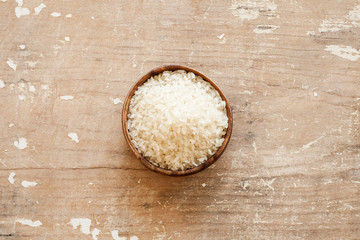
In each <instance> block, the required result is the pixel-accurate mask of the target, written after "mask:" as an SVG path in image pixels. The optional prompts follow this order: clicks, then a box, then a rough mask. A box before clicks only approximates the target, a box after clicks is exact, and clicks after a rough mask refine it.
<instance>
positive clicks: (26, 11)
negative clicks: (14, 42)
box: [15, 7, 30, 18]
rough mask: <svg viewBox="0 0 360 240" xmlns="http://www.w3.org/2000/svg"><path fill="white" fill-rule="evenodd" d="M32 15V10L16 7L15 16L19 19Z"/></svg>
mask: <svg viewBox="0 0 360 240" xmlns="http://www.w3.org/2000/svg"><path fill="white" fill-rule="evenodd" d="M29 14H30V10H29V9H28V8H23V7H16V8H15V15H16V17H17V18H20V17H22V16H26V15H29Z"/></svg>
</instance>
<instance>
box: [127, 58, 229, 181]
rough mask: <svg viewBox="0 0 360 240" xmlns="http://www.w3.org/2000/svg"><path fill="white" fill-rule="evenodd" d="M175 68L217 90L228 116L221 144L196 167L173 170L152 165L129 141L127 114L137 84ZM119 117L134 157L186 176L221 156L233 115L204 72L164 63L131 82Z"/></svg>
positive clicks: (167, 171) (145, 164)
mask: <svg viewBox="0 0 360 240" xmlns="http://www.w3.org/2000/svg"><path fill="white" fill-rule="evenodd" d="M176 70H184V71H186V72H193V73H194V74H195V75H198V76H200V77H202V78H203V79H204V80H205V81H207V82H209V83H210V84H211V85H212V86H213V87H214V88H215V89H216V90H217V91H218V92H219V94H220V96H221V98H222V99H223V101H225V103H226V106H225V108H226V115H227V117H228V128H227V131H226V134H225V137H224V142H223V143H222V145H221V146H220V147H219V149H218V150H217V151H216V152H215V153H214V154H213V155H212V156H211V157H209V158H208V159H207V160H206V161H205V162H204V163H202V164H200V165H198V166H196V167H193V168H190V169H186V170H177V171H174V170H170V169H165V168H161V167H158V166H156V165H154V164H153V163H151V162H150V161H149V160H147V159H146V158H145V157H144V156H142V154H141V153H140V152H139V151H138V150H137V148H136V147H135V145H134V144H133V142H132V141H131V137H130V134H129V130H128V128H127V115H128V110H129V105H130V100H131V98H132V96H133V95H134V93H135V91H136V90H137V88H138V87H139V86H141V85H142V84H143V83H144V82H146V81H147V80H148V79H149V78H151V77H152V76H155V75H158V74H160V73H162V72H164V71H176ZM121 119H122V121H121V122H122V130H123V134H124V137H125V140H126V143H127V144H128V146H129V148H130V150H131V151H132V152H133V153H134V154H135V156H136V158H138V159H139V160H140V161H141V163H142V164H143V165H144V166H145V167H147V168H149V169H151V170H153V171H155V172H158V173H161V174H165V175H169V176H186V175H190V174H194V173H197V172H200V171H202V170H204V169H205V168H207V167H209V166H210V165H211V164H213V163H214V162H216V160H218V159H219V157H220V156H221V154H222V153H223V152H224V150H225V148H226V147H227V145H228V143H229V142H230V138H231V133H232V128H233V117H232V112H231V107H230V104H229V102H228V101H227V99H226V98H225V96H224V94H223V93H222V92H221V90H220V89H219V87H218V86H216V85H215V83H213V82H212V81H211V80H210V79H209V78H208V77H206V76H205V75H204V74H202V73H200V72H198V71H196V70H194V69H192V68H190V67H187V66H182V65H164V66H160V67H157V68H154V69H152V70H151V71H150V72H148V73H146V74H145V75H143V76H142V77H141V78H140V79H139V80H138V81H136V82H135V84H133V86H132V87H131V88H130V90H129V92H128V94H127V96H126V98H125V101H124V104H123V108H122V117H121Z"/></svg>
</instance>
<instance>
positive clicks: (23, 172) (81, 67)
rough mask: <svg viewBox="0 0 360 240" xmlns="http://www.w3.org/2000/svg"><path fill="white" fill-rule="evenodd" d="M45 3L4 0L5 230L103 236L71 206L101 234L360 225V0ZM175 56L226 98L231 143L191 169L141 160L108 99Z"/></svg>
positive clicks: (1, 140) (285, 233)
mask: <svg viewBox="0 0 360 240" xmlns="http://www.w3.org/2000/svg"><path fill="white" fill-rule="evenodd" d="M40 3H41V1H40V0H34V1H27V0H24V4H23V6H21V7H23V8H28V9H29V11H30V14H29V15H25V16H22V17H20V18H17V17H16V15H15V8H16V7H17V3H16V2H15V1H10V0H8V1H6V2H1V1H0V12H1V14H0V39H1V40H0V79H1V80H2V81H3V82H4V85H5V86H4V87H3V88H0V114H1V117H0V194H1V195H0V239H20V240H22V239H96V236H94V237H93V236H92V235H91V234H84V233H82V231H81V229H80V227H78V228H77V229H73V226H72V225H71V224H69V222H70V221H71V219H73V218H86V219H90V220H91V225H90V229H89V230H90V232H93V231H94V229H95V228H96V229H98V230H100V234H99V235H98V236H97V238H98V239H113V237H112V234H113V235H116V234H117V235H116V236H119V237H126V239H130V238H131V237H133V238H132V240H133V239H135V237H134V236H136V237H137V238H138V239H359V236H360V200H359V199H360V191H359V189H360V130H359V123H360V116H359V114H360V92H359V91H360V81H359V79H360V59H357V60H354V59H355V58H356V56H357V55H358V52H359V51H360V42H359V38H360V30H359V26H360V21H359V19H360V15H359V13H358V9H359V5H360V3H359V1H356V0H348V1H333V0H331V1H324V0H320V1H309V0H293V1H285V0H256V1H252V2H250V1H245V0H236V1H235V0H234V1H220V0H212V1H203V0H202V1H112V0H109V1H106V2H104V1H84V0H79V1H44V3H45V4H46V8H44V9H43V10H42V11H41V12H40V13H39V14H38V15H34V8H35V7H37V6H39V5H40ZM53 12H59V13H61V16H60V17H52V16H51V15H50V14H51V13H53ZM67 14H72V17H71V18H68V17H65V16H66V15H67ZM222 34H224V35H222ZM65 37H70V41H65ZM19 45H25V49H21V48H20V47H19ZM348 47H349V48H348ZM326 49H327V50H326ZM349 49H350V50H349ZM349 51H352V52H349ZM351 59H353V60H351ZM10 60H11V61H13V62H14V63H15V64H17V67H16V71H14V70H13V69H12V68H10V67H9V65H8V64H7V61H10ZM167 64H178V65H186V66H189V67H191V68H193V69H196V70H198V71H199V72H201V73H204V74H205V75H206V76H208V77H209V78H210V79H211V80H213V81H214V82H215V83H216V84H217V85H218V86H219V88H220V89H221V90H222V92H223V93H224V95H225V96H226V97H227V100H228V101H229V103H230V105H231V107H232V113H233V121H234V125H233V133H232V138H231V141H230V142H229V145H228V147H227V149H226V151H225V152H224V154H223V155H222V157H221V158H220V159H219V160H218V161H217V162H216V163H215V164H213V165H212V166H211V167H209V168H207V169H206V170H204V171H202V172H200V173H197V174H195V175H192V176H187V177H180V178H171V177H169V176H163V175H160V174H157V173H154V172H152V171H150V170H148V169H147V168H145V167H144V166H143V165H142V164H141V163H140V162H139V161H138V160H137V159H136V158H135V157H134V156H133V154H132V153H131V151H130V150H129V148H128V146H127V145H126V142H125V139H124V137H123V134H122V131H121V108H122V103H119V104H114V99H116V100H115V103H116V102H118V100H117V98H119V99H121V100H124V99H125V96H126V94H127V92H128V90H129V89H130V88H131V86H132V85H133V84H134V83H135V82H136V81H137V79H139V78H140V77H141V76H143V75H144V74H145V73H147V72H148V71H150V70H151V69H153V68H155V67H157V66H161V65H167ZM0 83H1V82H0ZM0 86H1V85H0ZM31 86H33V87H34V88H35V91H33V88H32V87H31ZM61 96H73V99H70V100H64V99H62V98H61ZM20 99H23V100H20ZM10 126H11V127H10ZM69 133H76V134H77V136H78V139H79V142H78V143H76V142H75V141H73V140H72V139H71V138H69V137H68V134H69ZM20 138H25V139H26V140H27V147H26V148H25V149H22V150H21V149H18V148H17V147H16V146H14V142H15V141H19V139H20ZM12 172H14V173H15V174H16V175H15V176H14V180H15V182H14V184H11V183H10V181H9V180H8V178H9V176H10V174H11V173H12ZM23 181H30V182H36V183H37V185H36V186H33V187H27V188H25V187H23V186H22V182H23ZM20 219H28V220H31V221H33V222H35V221H41V223H42V225H41V226H39V227H31V226H28V225H23V224H21V223H19V222H18V221H19V220H20ZM114 231H117V232H114ZM94 233H96V231H95V232H94ZM116 236H115V237H116Z"/></svg>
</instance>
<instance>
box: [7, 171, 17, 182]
mask: <svg viewBox="0 0 360 240" xmlns="http://www.w3.org/2000/svg"><path fill="white" fill-rule="evenodd" d="M15 175H16V173H14V172H11V173H10V174H9V177H8V180H9V183H11V184H14V183H15V179H14V177H15Z"/></svg>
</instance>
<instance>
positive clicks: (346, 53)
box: [325, 45, 360, 61]
mask: <svg viewBox="0 0 360 240" xmlns="http://www.w3.org/2000/svg"><path fill="white" fill-rule="evenodd" d="M325 51H329V52H330V53H331V54H334V55H336V56H338V57H341V58H344V59H347V60H350V61H356V60H358V59H359V58H360V51H359V50H357V49H355V48H352V47H351V46H343V45H327V46H326V48H325Z"/></svg>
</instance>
